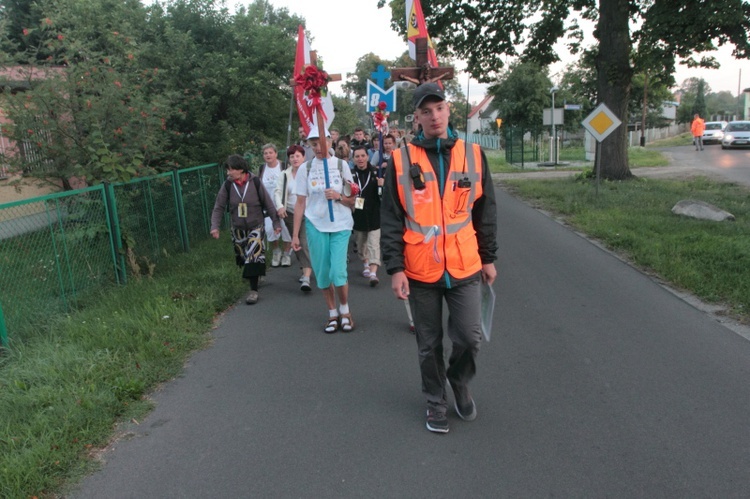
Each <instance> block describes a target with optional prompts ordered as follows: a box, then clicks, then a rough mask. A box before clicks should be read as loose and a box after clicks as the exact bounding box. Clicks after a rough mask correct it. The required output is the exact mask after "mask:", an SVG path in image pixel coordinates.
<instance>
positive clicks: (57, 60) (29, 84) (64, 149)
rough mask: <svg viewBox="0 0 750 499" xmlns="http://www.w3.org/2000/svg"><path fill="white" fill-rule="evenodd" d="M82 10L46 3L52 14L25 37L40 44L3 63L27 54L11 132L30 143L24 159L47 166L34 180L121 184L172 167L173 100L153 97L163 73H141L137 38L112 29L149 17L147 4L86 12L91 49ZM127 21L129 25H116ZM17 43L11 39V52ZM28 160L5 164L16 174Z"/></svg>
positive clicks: (8, 106)
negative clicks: (167, 157)
mask: <svg viewBox="0 0 750 499" xmlns="http://www.w3.org/2000/svg"><path fill="white" fill-rule="evenodd" d="M79 7H81V3H80V2H76V1H75V0H73V1H59V2H54V3H52V2H50V3H48V4H42V9H43V10H42V11H43V12H44V14H45V17H43V18H42V19H41V20H40V21H39V22H38V23H37V24H35V25H33V26H29V27H27V28H24V31H23V33H24V36H32V35H33V36H34V38H35V39H36V40H38V43H37V45H36V46H35V47H33V46H30V45H26V46H23V45H22V47H21V50H19V51H18V52H16V53H15V54H12V55H10V56H9V60H8V61H6V63H11V62H15V61H19V60H23V59H22V56H24V55H25V56H26V57H27V60H26V61H25V62H26V64H24V65H22V66H21V67H20V68H18V71H19V73H20V74H23V75H24V76H25V79H26V85H25V87H26V88H27V90H26V91H23V92H17V93H13V92H11V91H10V89H8V91H6V95H5V112H6V114H7V116H8V118H9V119H10V120H11V123H10V124H8V125H6V126H5V127H4V130H5V132H6V133H7V135H8V136H9V137H10V138H11V139H12V140H15V141H16V142H17V143H18V144H23V145H25V148H24V150H25V151H26V155H29V156H34V157H36V158H38V163H39V166H40V168H38V169H33V170H27V173H29V174H31V175H34V176H37V177H40V178H44V179H47V180H52V181H55V182H60V183H61V184H62V185H63V187H64V188H66V189H70V187H71V186H70V183H69V180H70V179H71V178H72V177H78V178H83V179H85V180H87V181H88V182H89V183H97V182H100V181H103V180H111V181H124V180H128V179H130V178H131V177H133V176H135V175H142V174H144V173H151V172H153V171H154V170H155V169H158V168H160V167H163V166H165V165H164V162H163V150H164V148H165V146H166V144H167V143H168V131H167V128H166V122H167V120H168V119H169V117H170V114H171V112H172V106H170V102H169V101H168V99H165V98H164V97H163V96H161V95H158V94H155V93H154V92H153V91H152V89H153V88H152V87H153V86H154V85H155V84H156V82H157V81H158V80H159V75H158V71H156V70H153V68H150V69H148V70H144V69H141V68H140V67H139V65H138V58H139V56H140V48H139V47H138V46H137V45H136V44H134V43H133V40H134V38H131V35H130V34H129V33H128V32H119V31H115V30H113V29H112V27H111V26H112V25H116V24H119V25H120V26H123V28H124V29H129V27H131V28H132V25H133V24H136V23H138V22H139V19H140V20H141V21H142V20H143V19H145V12H144V11H143V9H142V7H141V6H140V4H138V3H133V2H126V3H123V2H114V3H112V4H111V5H105V4H97V5H91V6H89V7H88V13H89V15H91V16H93V17H94V18H96V19H97V21H98V23H99V30H100V33H101V34H100V36H98V37H97V38H95V42H94V43H92V41H91V39H90V32H89V31H88V29H87V28H88V25H84V26H83V27H81V25H79V24H78V20H79V19H80V16H81V14H82V13H81V12H80V11H79V10H78V8H79ZM97 7H100V9H101V10H99V11H97ZM122 19H128V20H129V23H128V22H123V23H117V21H118V20H122ZM130 23H133V24H130ZM11 24H12V23H11ZM12 40H13V37H12V36H7V37H6V38H5V42H6V46H11V45H12V44H13V41H12ZM42 55H44V56H45V57H42ZM26 155H15V156H10V157H9V158H7V160H9V162H10V163H11V164H12V165H15V166H16V167H17V168H19V169H20V168H22V167H28V159H27V158H26V157H25V156H26ZM42 166H43V168H41V167H42Z"/></svg>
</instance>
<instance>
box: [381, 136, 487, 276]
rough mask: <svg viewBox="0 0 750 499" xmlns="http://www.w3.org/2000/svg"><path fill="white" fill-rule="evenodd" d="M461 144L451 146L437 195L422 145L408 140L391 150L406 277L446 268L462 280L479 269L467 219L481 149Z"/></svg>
mask: <svg viewBox="0 0 750 499" xmlns="http://www.w3.org/2000/svg"><path fill="white" fill-rule="evenodd" d="M407 147H408V156H407V150H406V148H407ZM466 147H467V146H466V143H465V142H464V141H463V140H457V141H456V144H455V145H454V146H453V149H451V158H450V166H449V165H445V167H446V168H449V170H448V171H447V172H446V175H445V188H444V191H443V196H442V198H441V196H440V185H439V183H438V182H439V181H438V175H437V174H436V172H435V170H434V169H433V167H432V164H431V163H430V160H429V158H428V157H427V152H426V151H425V150H424V149H423V148H421V147H416V146H413V145H411V144H409V145H407V146H405V147H402V148H400V149H398V150H396V151H394V152H393V166H394V167H395V173H396V176H397V180H396V183H397V188H398V198H399V201H400V203H401V206H402V208H403V209H404V212H405V213H406V218H405V231H404V243H405V244H404V267H405V270H404V272H405V273H406V276H407V277H409V278H410V279H415V280H418V281H421V282H426V283H433V282H437V281H438V280H439V279H440V278H441V277H442V276H443V275H444V273H445V272H446V271H447V272H448V273H449V274H450V276H452V277H454V278H456V279H464V278H466V277H469V276H471V275H473V274H475V273H477V272H479V271H480V270H481V269H482V261H481V258H480V257H479V245H478V243H477V236H476V231H475V230H474V225H473V224H472V221H471V210H472V208H473V207H474V202H475V201H476V200H477V199H479V198H480V197H481V196H482V154H481V152H480V149H479V146H478V145H477V144H471V145H470V147H469V149H468V150H467V148H466ZM406 158H408V159H406ZM409 160H411V163H409ZM411 164H416V165H419V166H420V168H421V171H422V174H421V178H422V179H423V181H424V184H425V188H424V189H421V190H417V189H415V188H414V180H413V179H412V173H411V172H410V166H411Z"/></svg>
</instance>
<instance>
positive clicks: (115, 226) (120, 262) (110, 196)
mask: <svg viewBox="0 0 750 499" xmlns="http://www.w3.org/2000/svg"><path fill="white" fill-rule="evenodd" d="M102 195H103V196H104V211H105V215H106V218H107V225H108V226H109V237H110V239H109V247H110V249H111V250H112V263H113V265H114V267H115V279H116V280H117V284H127V282H128V272H127V270H126V269H125V255H123V251H122V233H121V232H120V221H119V217H118V216H117V200H116V199H115V190H114V187H112V184H111V183H110V182H108V181H105V182H104V184H103V191H102Z"/></svg>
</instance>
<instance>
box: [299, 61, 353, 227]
mask: <svg viewBox="0 0 750 499" xmlns="http://www.w3.org/2000/svg"><path fill="white" fill-rule="evenodd" d="M317 62H318V55H317V53H316V52H315V51H314V50H311V51H310V64H313V65H317V64H316V63H317ZM328 80H329V81H341V75H338V74H329V75H328ZM295 84H296V82H295V81H294V79H292V85H295ZM315 116H316V118H317V120H318V142H319V143H320V148H321V149H320V150H321V152H322V153H323V171H324V172H325V182H326V189H330V188H331V181H330V180H329V177H328V144H327V142H328V141H327V139H326V124H325V120H324V119H323V111H321V108H320V106H318V107H317V108H316V109H315ZM342 180H343V179H342ZM328 217H329V219H330V220H331V222H333V221H334V220H333V201H332V200H330V199H329V200H328Z"/></svg>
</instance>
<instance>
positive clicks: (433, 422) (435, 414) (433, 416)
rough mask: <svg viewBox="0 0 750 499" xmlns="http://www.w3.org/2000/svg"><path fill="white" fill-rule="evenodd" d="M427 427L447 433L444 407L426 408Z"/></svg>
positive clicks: (436, 431)
mask: <svg viewBox="0 0 750 499" xmlns="http://www.w3.org/2000/svg"><path fill="white" fill-rule="evenodd" d="M426 426H427V429H428V430H430V431H432V432H435V433H448V429H449V428H448V418H447V417H446V415H445V409H443V408H440V409H433V408H428V409H427V424H426Z"/></svg>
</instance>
